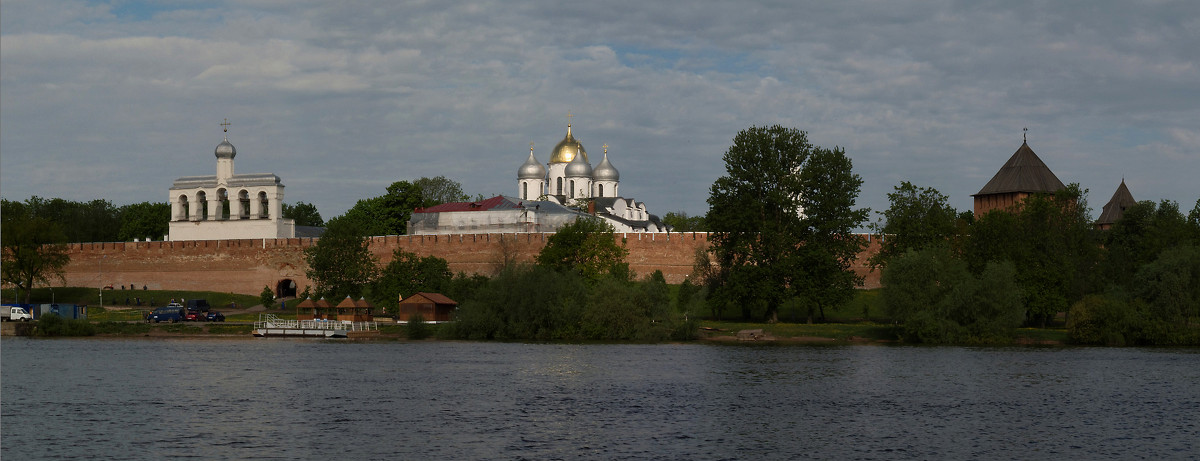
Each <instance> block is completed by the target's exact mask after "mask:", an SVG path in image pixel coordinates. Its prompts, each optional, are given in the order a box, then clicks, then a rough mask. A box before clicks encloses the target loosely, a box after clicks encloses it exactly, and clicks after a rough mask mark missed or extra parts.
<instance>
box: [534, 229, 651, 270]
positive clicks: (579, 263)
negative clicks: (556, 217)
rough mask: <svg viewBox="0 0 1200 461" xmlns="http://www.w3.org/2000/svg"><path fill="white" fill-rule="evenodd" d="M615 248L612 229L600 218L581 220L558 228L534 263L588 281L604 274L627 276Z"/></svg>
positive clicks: (620, 249) (620, 252)
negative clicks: (576, 273) (572, 272)
mask: <svg viewBox="0 0 1200 461" xmlns="http://www.w3.org/2000/svg"><path fill="white" fill-rule="evenodd" d="M628 254H629V250H626V249H625V248H624V247H622V246H620V245H617V242H616V236H615V235H614V234H613V227H612V226H611V225H609V224H607V223H605V222H603V221H601V220H599V219H595V218H580V219H576V220H575V222H572V223H570V224H567V225H565V226H563V227H560V228H559V229H558V232H555V233H554V235H551V236H550V238H548V239H547V240H546V246H545V247H543V248H542V251H541V252H540V253H538V256H537V263H538V264H539V265H542V266H546V267H549V268H552V269H555V270H557V271H561V272H567V271H575V272H578V273H579V274H581V275H583V276H584V277H586V278H588V279H593V280H595V279H598V278H600V277H601V276H603V275H609V274H617V275H626V276H627V275H628V272H629V265H628V264H627V263H626V262H625V256H626V255H628Z"/></svg>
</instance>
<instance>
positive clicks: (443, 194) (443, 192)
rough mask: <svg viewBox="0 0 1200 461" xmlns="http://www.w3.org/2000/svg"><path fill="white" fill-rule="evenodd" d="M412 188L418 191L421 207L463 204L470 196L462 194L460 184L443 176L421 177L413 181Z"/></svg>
mask: <svg viewBox="0 0 1200 461" xmlns="http://www.w3.org/2000/svg"><path fill="white" fill-rule="evenodd" d="M413 186H416V188H417V189H418V190H420V194H421V206H422V207H431V206H434V205H440V204H443V203H450V202H465V201H468V200H470V199H471V197H470V196H468V195H467V194H465V193H463V190H462V184H459V183H458V181H454V180H451V179H448V178H446V177H445V176H437V177H433V178H426V177H422V178H420V179H417V180H416V181H413Z"/></svg>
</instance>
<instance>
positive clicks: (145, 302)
mask: <svg viewBox="0 0 1200 461" xmlns="http://www.w3.org/2000/svg"><path fill="white" fill-rule="evenodd" d="M126 288H127V289H125V290H122V289H120V286H119V285H118V286H117V289H115V290H104V306H103V307H116V308H122V307H130V308H137V309H144V310H148V309H151V307H150V303H151V302H153V303H154V306H155V307H158V306H163V305H166V304H167V303H168V302H170V301H171V300H172V299H174V300H176V301H179V300H183V299H204V300H207V301H208V304H209V305H210V306H212V307H213V308H214V309H218V310H220V309H227V308H228V306H230V305H231V304H235V303H236V305H237V306H238V308H239V309H242V308H246V307H249V306H253V305H256V304H258V303H259V300H258V296H253V295H242V294H236V293H225V292H219V291H184V290H130V289H128V288H129V287H126ZM13 296H14V293H13V290H11V289H10V290H5V291H4V292H3V299H4V301H5V302H12V301H13V298H12V297H13ZM137 298H141V300H142V305H141V306H137V305H136V304H137V301H136V300H137ZM126 300H128V303H126ZM20 301H21V302H24V301H25V300H24V299H22V300H20ZM31 302H32V303H33V304H50V303H61V304H79V305H84V304H86V305H88V306H89V310H91V307H94V306H100V290H99V289H96V288H89V287H53V288H46V287H43V288H35V289H34V290H33V295H32V296H31Z"/></svg>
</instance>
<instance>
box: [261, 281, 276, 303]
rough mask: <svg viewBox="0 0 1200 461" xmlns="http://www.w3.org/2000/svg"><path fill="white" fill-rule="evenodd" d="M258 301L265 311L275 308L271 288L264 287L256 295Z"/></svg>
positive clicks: (273, 294)
mask: <svg viewBox="0 0 1200 461" xmlns="http://www.w3.org/2000/svg"><path fill="white" fill-rule="evenodd" d="M258 301H259V303H260V304H262V305H263V307H265V308H267V309H271V308H273V307H275V292H274V291H272V290H271V287H269V286H265V285H264V286H263V289H262V292H260V293H259V294H258Z"/></svg>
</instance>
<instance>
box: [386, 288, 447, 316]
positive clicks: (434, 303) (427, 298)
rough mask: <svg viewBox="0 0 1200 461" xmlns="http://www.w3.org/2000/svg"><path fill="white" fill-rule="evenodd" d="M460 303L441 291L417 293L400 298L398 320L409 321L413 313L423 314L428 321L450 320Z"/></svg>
mask: <svg viewBox="0 0 1200 461" xmlns="http://www.w3.org/2000/svg"><path fill="white" fill-rule="evenodd" d="M455 309H458V303H457V302H455V301H454V300H453V299H450V298H447V297H446V295H443V294H441V293H417V294H414V295H412V296H409V297H407V298H404V299H401V300H400V314H399V315H398V316H397V318H396V319H397V320H400V321H402V322H407V321H408V317H409V316H410V315H412V314H417V313H419V314H421V317H423V318H424V319H425V321H426V322H449V321H450V320H451V318H452V317H453V316H454V310H455Z"/></svg>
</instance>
